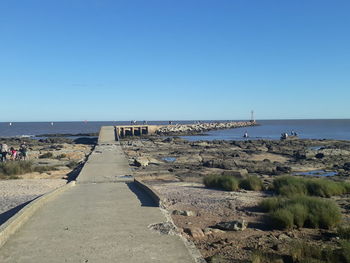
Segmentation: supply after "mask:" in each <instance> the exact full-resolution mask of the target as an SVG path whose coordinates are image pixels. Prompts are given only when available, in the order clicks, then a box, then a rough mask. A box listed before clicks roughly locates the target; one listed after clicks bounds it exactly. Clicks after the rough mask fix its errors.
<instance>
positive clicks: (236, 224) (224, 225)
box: [214, 220, 248, 231]
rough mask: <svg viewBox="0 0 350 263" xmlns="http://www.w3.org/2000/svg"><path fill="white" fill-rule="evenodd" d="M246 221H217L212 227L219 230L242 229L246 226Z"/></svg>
mask: <svg viewBox="0 0 350 263" xmlns="http://www.w3.org/2000/svg"><path fill="white" fill-rule="evenodd" d="M247 226H248V223H247V222H246V221H245V220H239V221H238V220H234V221H229V222H220V223H217V224H216V225H215V226H214V227H215V228H218V229H221V230H226V231H227V230H229V231H243V230H245V229H246V228H247Z"/></svg>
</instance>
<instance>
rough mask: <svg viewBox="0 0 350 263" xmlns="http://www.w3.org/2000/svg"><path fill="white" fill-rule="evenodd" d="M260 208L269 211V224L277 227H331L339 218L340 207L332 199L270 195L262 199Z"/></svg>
mask: <svg viewBox="0 0 350 263" xmlns="http://www.w3.org/2000/svg"><path fill="white" fill-rule="evenodd" d="M260 208H261V209H262V210H264V211H266V212H269V218H270V222H271V224H272V225H273V226H274V227H275V228H278V229H289V228H293V227H298V228H300V227H310V228H332V227H334V226H336V225H337V224H338V223H339V222H340V220H341V213H340V209H339V207H338V206H337V205H336V204H335V203H334V202H333V201H331V200H324V199H321V198H317V197H308V196H294V197H292V198H284V197H272V198H267V199H265V200H263V201H262V202H261V204H260Z"/></svg>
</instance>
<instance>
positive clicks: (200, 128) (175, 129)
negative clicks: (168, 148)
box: [156, 121, 259, 135]
mask: <svg viewBox="0 0 350 263" xmlns="http://www.w3.org/2000/svg"><path fill="white" fill-rule="evenodd" d="M257 125H259V124H258V123H257V122H255V121H239V122H237V121H235V122H211V123H195V124H176V125H168V126H164V127H161V128H159V129H158V130H157V131H156V134H158V135H197V134H201V133H203V132H207V131H212V130H223V129H234V128H242V127H249V126H257Z"/></svg>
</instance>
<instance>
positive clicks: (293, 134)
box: [290, 130, 298, 136]
mask: <svg viewBox="0 0 350 263" xmlns="http://www.w3.org/2000/svg"><path fill="white" fill-rule="evenodd" d="M290 135H291V136H298V134H297V133H296V132H295V131H294V130H292V131H291V132H290Z"/></svg>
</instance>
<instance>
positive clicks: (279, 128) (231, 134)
mask: <svg viewBox="0 0 350 263" xmlns="http://www.w3.org/2000/svg"><path fill="white" fill-rule="evenodd" d="M193 122H194V121H176V122H174V123H183V124H186V123H193ZM203 122H205V121H203ZM257 122H258V123H259V124H261V125H260V126H254V127H245V128H237V129H228V130H216V131H209V132H206V133H205V135H202V136H183V137H184V138H186V139H188V140H192V141H193V140H243V139H244V138H243V134H244V132H245V131H247V132H248V135H249V138H248V139H251V140H256V139H271V140H275V139H279V138H280V135H281V133H282V132H287V133H290V132H291V131H292V130H293V131H295V132H297V133H298V135H299V138H305V139H337V140H350V119H346V120H261V121H259V120H258V121H257ZM139 123H142V122H139ZM125 124H130V122H115V121H110V122H54V123H53V125H52V124H51V122H13V123H12V125H9V123H8V122H7V123H5V122H0V137H11V136H33V137H35V136H37V135H40V134H54V133H70V134H77V133H93V132H98V131H99V130H100V127H101V126H104V125H106V126H108V125H125ZM148 124H167V122H165V121H151V122H148Z"/></svg>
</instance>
